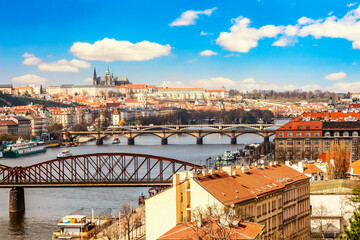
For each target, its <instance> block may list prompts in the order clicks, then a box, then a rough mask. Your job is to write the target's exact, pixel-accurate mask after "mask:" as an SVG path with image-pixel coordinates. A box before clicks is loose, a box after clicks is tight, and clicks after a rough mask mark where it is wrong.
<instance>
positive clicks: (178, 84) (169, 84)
mask: <svg viewBox="0 0 360 240" xmlns="http://www.w3.org/2000/svg"><path fill="white" fill-rule="evenodd" d="M164 83H165V86H166V87H168V88H184V87H186V86H185V84H184V83H183V82H181V81H175V82H171V81H164Z"/></svg>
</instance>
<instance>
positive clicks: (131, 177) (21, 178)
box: [0, 153, 202, 188]
mask: <svg viewBox="0 0 360 240" xmlns="http://www.w3.org/2000/svg"><path fill="white" fill-rule="evenodd" d="M200 168H202V167H201V166H199V165H196V164H192V163H188V162H184V161H180V160H176V159H171V158H165V157H159V156H153V155H145V154H135V153H97V154H86V155H77V156H72V157H67V158H61V159H55V160H50V161H47V162H43V163H38V164H35V165H31V166H28V167H8V166H4V165H1V164H0V188H5V187H126V186H129V187H134V186H138V187H140V186H161V185H171V178H172V175H173V174H175V173H177V172H179V171H184V170H194V169H200Z"/></svg>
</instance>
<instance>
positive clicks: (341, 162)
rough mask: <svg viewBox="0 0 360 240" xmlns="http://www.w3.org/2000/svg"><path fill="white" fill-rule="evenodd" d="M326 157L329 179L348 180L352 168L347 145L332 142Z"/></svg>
mask: <svg viewBox="0 0 360 240" xmlns="http://www.w3.org/2000/svg"><path fill="white" fill-rule="evenodd" d="M326 156H327V162H328V166H329V169H328V170H327V174H328V179H346V175H347V172H348V170H349V166H350V152H349V151H348V150H347V149H346V145H345V144H343V143H341V144H339V143H338V142H336V141H335V142H332V143H331V145H330V150H329V151H328V152H327V154H326Z"/></svg>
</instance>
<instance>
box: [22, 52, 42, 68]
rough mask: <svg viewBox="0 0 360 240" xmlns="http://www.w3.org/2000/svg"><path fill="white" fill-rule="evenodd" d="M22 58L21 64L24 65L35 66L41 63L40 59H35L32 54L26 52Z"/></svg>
mask: <svg viewBox="0 0 360 240" xmlns="http://www.w3.org/2000/svg"><path fill="white" fill-rule="evenodd" d="M23 58H25V59H24V61H23V62H22V64H24V65H37V64H39V63H40V62H41V59H40V58H38V57H35V55H34V54H32V53H27V52H26V53H24V54H23Z"/></svg>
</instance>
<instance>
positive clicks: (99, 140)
mask: <svg viewBox="0 0 360 240" xmlns="http://www.w3.org/2000/svg"><path fill="white" fill-rule="evenodd" d="M103 143H104V141H103V139H102V138H98V139H96V145H103Z"/></svg>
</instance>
